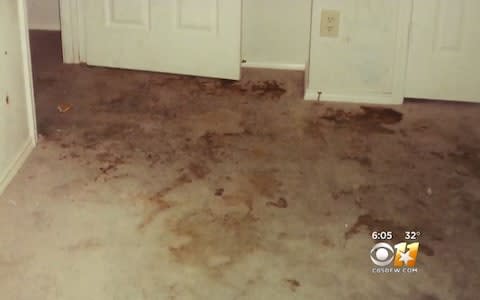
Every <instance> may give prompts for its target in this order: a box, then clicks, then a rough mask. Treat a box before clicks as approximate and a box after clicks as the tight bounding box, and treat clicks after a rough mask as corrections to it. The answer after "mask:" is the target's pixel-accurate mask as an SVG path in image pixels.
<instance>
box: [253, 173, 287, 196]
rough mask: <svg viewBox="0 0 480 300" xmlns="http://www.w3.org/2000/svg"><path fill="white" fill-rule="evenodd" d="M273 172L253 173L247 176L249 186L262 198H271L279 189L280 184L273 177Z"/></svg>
mask: <svg viewBox="0 0 480 300" xmlns="http://www.w3.org/2000/svg"><path fill="white" fill-rule="evenodd" d="M274 174H275V171H273V170H267V171H255V172H252V173H251V174H250V175H249V181H250V184H251V185H252V186H253V187H254V188H255V190H256V191H257V192H258V193H259V194H260V195H261V196H264V197H267V198H273V197H275V194H277V193H278V191H279V188H281V186H282V183H281V182H280V181H278V180H277V179H276V177H275V175H274Z"/></svg>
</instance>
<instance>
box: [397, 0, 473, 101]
mask: <svg viewBox="0 0 480 300" xmlns="http://www.w3.org/2000/svg"><path fill="white" fill-rule="evenodd" d="M409 47H410V49H409V62H408V67H407V79H406V96H407V97H413V98H428V99H440V100H459V101H474V102H479V101H480V59H479V58H478V54H479V53H480V1H478V0H456V1H451V0H414V7H413V15H412V27H411V36H410V46H409Z"/></svg>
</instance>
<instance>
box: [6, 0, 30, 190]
mask: <svg viewBox="0 0 480 300" xmlns="http://www.w3.org/2000/svg"><path fill="white" fill-rule="evenodd" d="M16 1H17V3H18V12H17V13H18V22H19V28H20V32H19V35H20V43H21V46H20V47H21V52H22V53H21V57H22V62H23V64H22V65H23V70H22V71H23V74H24V76H23V77H24V81H25V86H24V88H25V99H24V100H25V101H26V104H27V114H28V116H27V119H28V131H29V138H28V139H27V141H26V143H25V144H24V145H23V146H22V147H21V149H19V151H18V153H17V155H16V157H15V158H14V159H13V161H12V162H11V163H10V164H9V165H8V166H7V169H6V170H4V171H5V173H4V174H5V175H4V176H1V177H0V195H1V194H2V193H3V191H4V190H5V188H6V187H7V185H8V184H9V183H10V181H11V180H12V179H13V177H14V176H15V174H16V173H17V172H18V170H20V168H21V167H22V165H23V163H24V162H25V161H26V160H27V158H28V156H29V154H30V153H31V152H32V150H33V148H35V145H36V144H37V141H38V139H37V121H36V115H35V98H34V93H33V76H32V63H31V54H30V40H29V31H28V11H27V2H26V0H16ZM2 55H3V53H2ZM2 101H3V99H2Z"/></svg>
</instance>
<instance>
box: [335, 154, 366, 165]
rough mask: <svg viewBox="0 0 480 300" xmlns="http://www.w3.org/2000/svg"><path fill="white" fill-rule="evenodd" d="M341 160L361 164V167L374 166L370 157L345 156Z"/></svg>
mask: <svg viewBox="0 0 480 300" xmlns="http://www.w3.org/2000/svg"><path fill="white" fill-rule="evenodd" d="M340 160H351V161H355V162H357V163H359V164H360V165H361V166H363V167H366V168H370V167H371V166H372V160H371V159H370V158H369V157H368V156H364V155H360V154H358V155H352V154H345V155H343V156H341V157H340Z"/></svg>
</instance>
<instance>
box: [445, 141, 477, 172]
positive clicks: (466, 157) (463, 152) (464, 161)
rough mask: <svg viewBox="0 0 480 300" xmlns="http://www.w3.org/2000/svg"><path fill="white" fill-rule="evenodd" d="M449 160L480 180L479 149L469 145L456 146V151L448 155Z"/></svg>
mask: <svg viewBox="0 0 480 300" xmlns="http://www.w3.org/2000/svg"><path fill="white" fill-rule="evenodd" d="M448 156H449V158H450V159H451V160H452V161H453V162H455V163H457V164H461V165H462V166H463V167H465V169H467V170H469V172H470V174H471V175H473V176H475V177H477V178H480V148H478V147H473V146H469V145H459V146H457V151H455V152H451V153H449V154H448Z"/></svg>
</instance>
